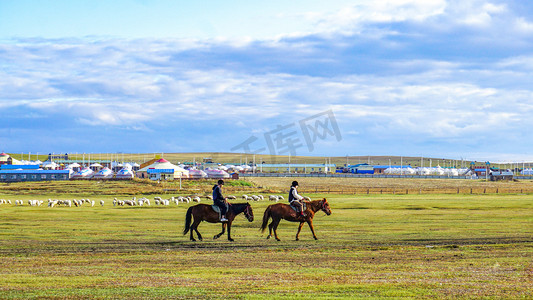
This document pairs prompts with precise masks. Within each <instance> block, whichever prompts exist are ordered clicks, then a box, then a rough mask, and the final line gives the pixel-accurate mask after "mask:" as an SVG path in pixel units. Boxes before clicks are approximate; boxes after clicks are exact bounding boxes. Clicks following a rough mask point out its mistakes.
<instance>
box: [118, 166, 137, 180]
mask: <svg viewBox="0 0 533 300" xmlns="http://www.w3.org/2000/svg"><path fill="white" fill-rule="evenodd" d="M133 177H135V174H134V173H133V171H132V169H131V165H130V164H124V168H122V169H120V170H119V171H118V172H117V175H116V176H115V178H117V179H132V178H133Z"/></svg>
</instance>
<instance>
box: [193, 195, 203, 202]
mask: <svg viewBox="0 0 533 300" xmlns="http://www.w3.org/2000/svg"><path fill="white" fill-rule="evenodd" d="M192 201H194V202H198V203H200V201H202V199H200V197H198V196H194V198H192Z"/></svg>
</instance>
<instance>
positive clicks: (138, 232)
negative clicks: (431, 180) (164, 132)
mask: <svg viewBox="0 0 533 300" xmlns="http://www.w3.org/2000/svg"><path fill="white" fill-rule="evenodd" d="M280 180H284V181H280V182H270V183H268V184H266V183H265V182H254V184H255V185H256V186H255V187H248V190H245V191H242V192H246V193H249V192H254V193H255V192H259V191H262V190H263V189H270V188H272V189H275V188H276V186H277V185H279V186H280V187H283V186H285V185H286V182H285V181H286V179H280ZM77 184H78V183H77ZM80 184H81V183H80ZM85 184H88V183H85ZM91 184H92V183H91ZM132 184H133V185H134V186H132V187H129V188H136V189H137V190H135V192H138V193H140V194H142V193H145V194H146V195H148V194H149V195H150V196H155V195H159V194H157V193H158V191H159V190H156V191H154V192H150V191H149V189H150V187H149V186H143V185H139V184H142V183H132ZM207 184H210V183H206V185H207ZM305 184H311V183H308V182H305ZM328 184H329V185H331V184H332V183H331V182H330V183H328ZM376 184H382V183H376ZM442 184H445V183H444V181H443V183H442ZM258 186H261V188H259V187H258ZM75 188H77V189H79V188H82V186H76V187H75ZM195 188H196V187H195ZM228 188H229V187H228ZM90 189H91V188H85V189H83V190H84V191H86V192H84V194H87V195H91V197H92V199H93V200H97V201H98V200H100V199H103V200H105V201H106V204H105V205H104V207H99V206H95V207H78V208H76V207H72V208H68V207H55V208H47V207H29V206H22V207H20V206H13V205H0V236H1V237H0V258H1V260H2V268H1V269H0V278H1V283H0V298H2V299H28V298H50V299H65V298H69V299H108V298H116V299H169V298H170V299H171V298H195V299H196V298H211V299H227V298H241V299H259V298H261V299H263V298H294V299H311V298H321V299H322V298H346V299H353V298H370V299H372V298H373V299H382V298H386V297H389V298H508V299H517V298H522V299H529V298H531V297H533V294H532V292H531V287H532V285H533V262H532V259H531V258H532V257H533V240H532V233H533V197H532V196H531V195H527V194H473V195H470V194H459V195H458V194H449V195H448V194H431V195H418V194H407V195H406V194H383V195H381V194H370V195H366V194H356V195H338V194H310V196H311V197H312V198H322V197H327V198H328V201H329V202H330V204H331V208H332V215H331V216H326V215H325V214H324V213H321V212H319V213H318V214H317V216H316V218H315V222H314V224H315V230H316V231H317V235H318V237H319V240H318V241H315V240H313V239H312V237H311V234H310V232H309V230H308V228H307V226H306V227H304V229H303V231H302V234H301V235H300V241H298V242H296V241H294V236H295V233H296V227H297V225H296V224H294V223H288V222H282V223H281V225H280V228H279V232H278V233H279V236H280V238H281V239H282V241H281V242H276V241H275V240H266V239H265V237H266V235H265V234H264V233H261V232H260V231H259V227H260V222H261V217H262V212H263V211H264V209H265V208H266V206H267V205H269V204H270V203H268V201H264V202H253V203H252V206H253V208H254V213H255V218H256V219H255V221H254V222H253V223H249V222H248V221H246V220H245V218H244V217H243V216H239V217H238V218H237V219H236V221H235V223H234V228H233V232H232V235H233V237H234V238H235V239H236V241H235V242H233V243H231V242H228V241H227V240H225V239H221V240H210V239H208V238H207V239H206V240H204V241H203V242H190V241H188V239H187V237H185V236H183V235H182V231H183V223H184V215H185V211H186V209H187V207H188V206H189V205H188V204H184V205H182V204H180V205H178V206H169V207H156V206H151V207H113V206H112V205H111V203H110V201H111V199H112V198H113V197H115V196H117V195H127V194H128V193H126V192H121V193H119V194H114V193H113V192H112V191H114V190H115V189H117V186H108V187H106V188H102V187H100V188H99V190H98V192H97V193H91V192H90ZM93 189H94V187H93ZM145 189H148V190H145ZM235 191H236V190H235ZM66 192H67V193H61V194H60V195H59V196H58V194H57V192H56V191H54V192H53V193H51V194H47V193H46V191H45V190H44V189H43V190H34V191H33V192H32V193H26V194H22V193H21V194H16V192H15V191H13V190H9V192H5V190H1V189H0V198H4V199H7V198H9V199H24V200H27V199H42V200H46V199H47V198H49V197H58V198H63V199H68V198H81V197H82V195H81V194H78V193H76V192H75V191H74V190H72V188H69V189H66ZM187 192H190V191H187ZM161 195H162V196H165V195H168V193H167V192H165V193H162V194H161ZM237 202H240V201H237ZM199 229H200V231H201V232H202V234H203V235H204V237H209V236H213V235H215V234H216V233H218V232H219V231H220V227H219V225H213V224H206V223H204V224H202V225H200V228H199Z"/></svg>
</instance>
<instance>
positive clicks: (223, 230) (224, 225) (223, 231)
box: [213, 223, 227, 240]
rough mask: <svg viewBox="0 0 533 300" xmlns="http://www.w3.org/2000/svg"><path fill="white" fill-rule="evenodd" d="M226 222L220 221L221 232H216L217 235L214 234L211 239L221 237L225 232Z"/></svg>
mask: <svg viewBox="0 0 533 300" xmlns="http://www.w3.org/2000/svg"><path fill="white" fill-rule="evenodd" d="M226 224H227V223H222V232H221V233H219V234H217V235H215V236H214V237H213V239H215V240H216V239H218V238H219V237H221V236H222V235H223V234H224V233H225V232H226Z"/></svg>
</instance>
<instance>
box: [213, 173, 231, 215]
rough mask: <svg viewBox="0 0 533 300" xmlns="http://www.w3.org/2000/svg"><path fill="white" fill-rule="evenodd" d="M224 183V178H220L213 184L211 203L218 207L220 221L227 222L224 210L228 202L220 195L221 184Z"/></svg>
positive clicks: (226, 208) (225, 210) (226, 209)
mask: <svg viewBox="0 0 533 300" xmlns="http://www.w3.org/2000/svg"><path fill="white" fill-rule="evenodd" d="M223 185H224V180H222V179H220V180H219V181H218V182H217V184H215V186H213V203H214V204H215V205H216V206H218V207H219V208H220V214H221V217H220V221H221V222H227V221H228V219H226V212H227V211H228V203H227V202H226V198H224V196H222V186H223Z"/></svg>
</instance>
